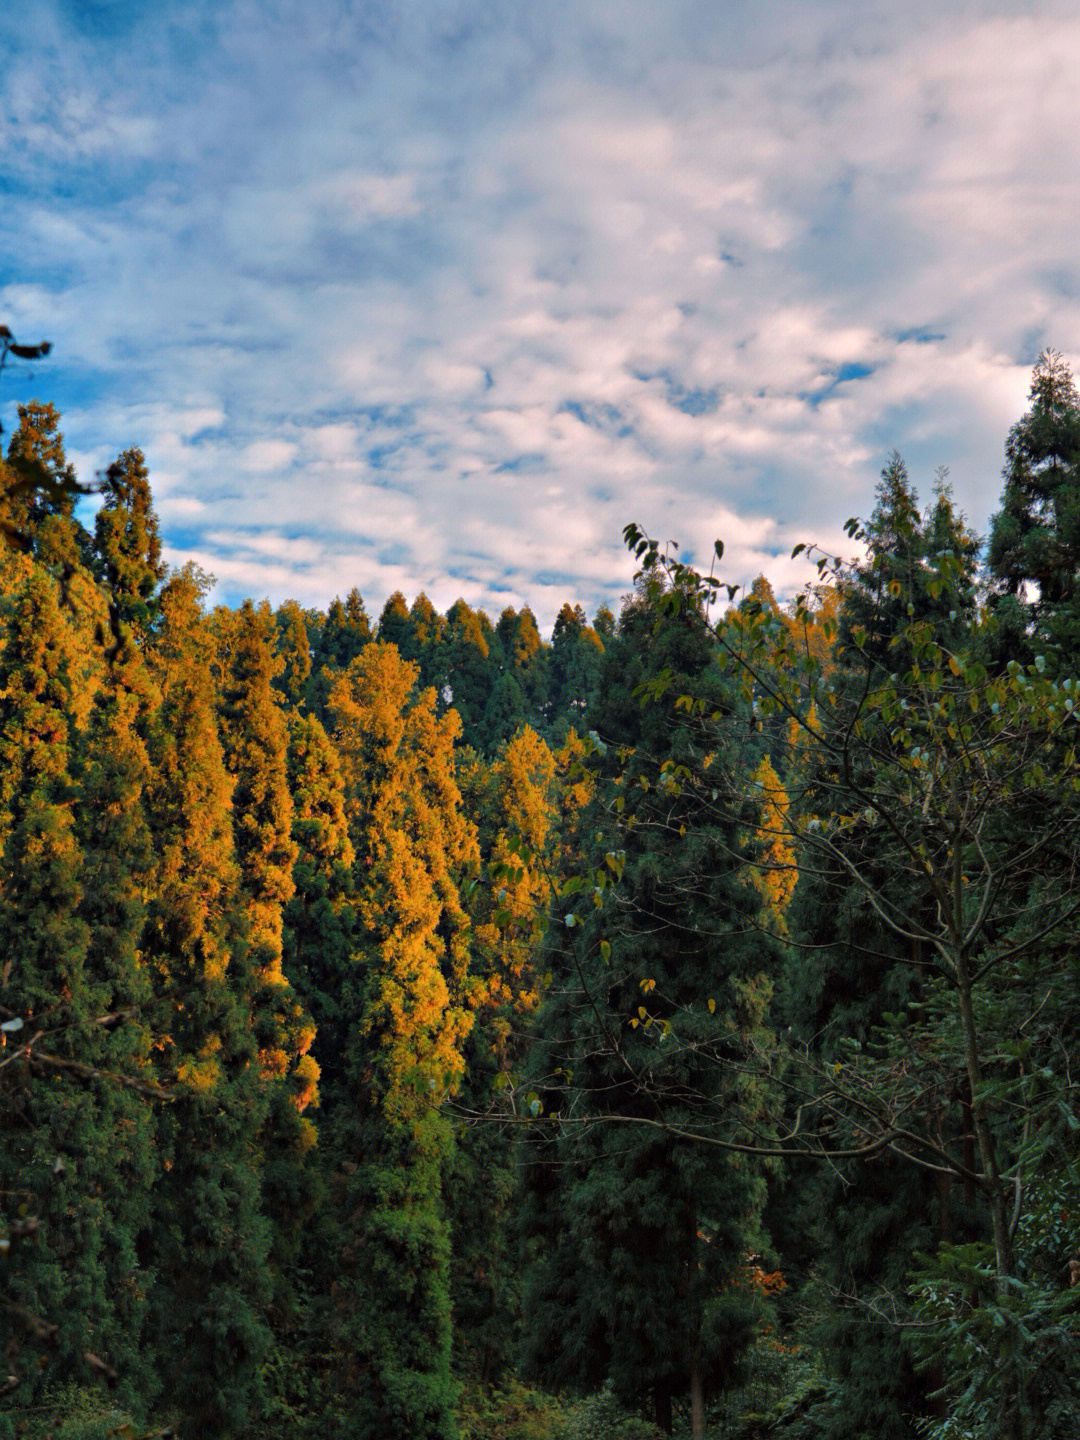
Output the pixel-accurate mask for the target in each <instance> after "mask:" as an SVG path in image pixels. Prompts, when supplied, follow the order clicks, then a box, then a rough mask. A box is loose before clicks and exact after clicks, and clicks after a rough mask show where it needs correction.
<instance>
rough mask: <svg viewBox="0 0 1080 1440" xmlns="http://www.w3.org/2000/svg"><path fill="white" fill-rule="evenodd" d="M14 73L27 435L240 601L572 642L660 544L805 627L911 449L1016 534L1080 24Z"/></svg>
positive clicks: (1066, 254)
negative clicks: (815, 599) (39, 426)
mask: <svg viewBox="0 0 1080 1440" xmlns="http://www.w3.org/2000/svg"><path fill="white" fill-rule="evenodd" d="M942 9H944V11H945V13H944V14H942V13H941V10H942ZM0 55H2V56H3V59H2V62H0V322H3V323H6V324H8V325H9V326H10V328H11V329H12V330H13V331H14V333H15V334H16V336H17V337H18V338H19V339H21V340H23V341H27V342H31V341H36V340H40V339H48V340H50V341H51V342H52V344H53V352H52V355H51V356H50V358H49V359H48V361H47V362H44V363H42V364H39V365H35V366H34V367H33V372H32V373H27V372H26V370H23V371H21V372H15V371H7V372H5V373H4V375H3V376H2V377H0V414H2V418H3V420H4V424H5V427H6V428H7V429H8V430H10V428H11V426H12V423H13V420H14V407H15V404H16V402H17V401H19V400H26V399H29V398H31V397H36V398H40V399H42V400H51V401H53V402H54V403H55V404H56V405H57V406H58V408H59V409H60V410H61V411H62V414H63V428H64V433H65V437H66V440H67V445H68V452H69V455H70V457H71V458H72V459H73V460H74V461H75V463H76V466H77V468H78V470H79V473H80V476H81V478H83V479H84V480H88V479H91V478H92V477H93V476H94V474H96V473H97V472H99V471H101V470H103V469H104V468H105V467H106V466H107V465H108V464H109V462H110V461H111V460H112V459H113V458H115V456H116V455H117V454H118V453H119V452H120V451H122V450H124V449H126V448H128V447H130V446H137V447H139V448H141V449H142V450H143V451H144V452H145V455H146V458H147V462H148V465H149V468H150V473H151V480H152V484H153V487H154V493H155V497H156V503H157V509H158V513H159V516H160V520H161V526H162V531H163V535H164V539H165V550H166V558H167V559H168V560H169V562H170V563H171V564H173V565H180V564H183V563H184V562H186V561H188V560H194V561H195V562H197V563H198V564H199V565H201V566H202V567H203V568H204V569H205V570H207V571H209V572H210V573H212V574H213V575H214V576H216V577H217V581H218V584H217V589H216V592H215V598H216V599H219V600H224V601H226V602H227V603H236V602H238V601H239V600H240V599H241V598H243V597H245V596H253V597H254V598H256V599H262V598H264V597H266V598H268V599H270V601H271V602H272V603H274V604H277V603H280V601H281V600H283V599H285V598H287V597H292V598H295V599H297V600H299V601H300V602H301V604H303V605H319V606H325V605H326V604H327V603H328V602H329V601H330V600H331V599H332V598H333V597H334V596H335V595H337V594H342V595H344V594H345V593H346V592H347V591H348V590H349V589H351V588H352V587H353V586H354V585H355V586H357V587H358V588H359V589H360V592H361V594H362V595H363V597H364V599H365V601H366V602H367V606H368V610H369V612H370V613H371V614H372V615H373V616H377V615H378V613H379V611H380V610H381V607H382V605H383V603H384V601H385V600H386V598H387V596H388V595H389V594H390V593H391V592H393V591H394V590H401V591H402V592H403V593H404V594H405V596H406V597H407V598H408V599H410V600H411V599H412V598H413V597H414V596H415V595H416V594H417V593H418V592H419V591H421V590H423V591H425V592H426V593H427V594H428V596H429V597H430V598H431V599H432V600H433V602H434V603H435V604H436V606H437V607H438V608H439V609H442V610H445V609H446V608H447V607H448V606H449V605H450V604H451V603H452V602H453V601H454V600H455V599H457V598H458V597H459V596H460V597H463V598H464V599H465V600H467V601H468V602H469V603H470V604H472V605H478V606H482V607H483V608H485V609H486V610H487V611H488V613H489V614H490V615H491V616H492V617H493V618H497V616H498V615H499V613H500V612H501V611H502V609H503V608H504V607H505V606H507V605H513V606H515V607H516V608H518V607H520V606H521V605H523V604H529V605H531V606H532V608H533V610H534V611H535V613H536V615H537V617H538V619H539V620H540V622H541V628H542V629H545V628H548V627H550V625H551V622H552V620H553V618H554V616H555V614H556V612H557V611H558V609H559V606H560V605H561V604H562V603H563V602H564V601H566V600H570V601H575V602H580V603H582V604H584V605H585V606H586V608H587V609H589V610H590V611H591V610H592V609H593V608H595V606H596V605H597V604H599V603H601V602H606V603H616V604H617V601H618V597H619V596H620V595H621V594H623V593H625V592H626V591H627V590H628V589H629V587H630V583H631V576H632V570H633V566H632V562H631V559H630V557H629V556H628V555H627V553H626V551H625V550H624V548H623V545H622V538H621V537H622V529H623V526H624V525H626V524H627V523H628V522H630V521H633V522H635V523H637V524H639V525H641V526H642V527H643V528H644V529H645V530H646V531H647V532H648V533H649V534H651V535H654V536H656V537H657V538H658V539H662V540H669V539H670V540H675V541H678V542H679V543H680V544H681V546H682V551H681V553H682V554H683V556H684V557H689V558H691V559H694V560H697V561H699V562H703V563H705V564H708V557H709V555H710V554H711V552H712V544H713V540H714V539H715V538H721V539H722V540H723V541H724V544H725V547H726V548H725V553H724V557H723V561H722V563H721V566H720V573H721V574H722V578H723V579H724V580H726V581H733V582H742V583H748V582H749V581H751V580H752V579H753V578H754V576H755V575H757V574H758V573H759V572H764V573H765V574H766V575H768V577H769V578H770V579H771V580H772V582H773V584H774V586H775V587H776V589H777V591H778V593H780V594H781V595H789V594H791V593H793V591H794V589H795V588H796V587H797V586H798V584H799V583H800V581H801V579H802V577H803V576H804V575H805V573H806V571H805V569H801V568H800V567H801V566H804V565H805V562H804V561H802V560H800V561H796V562H793V561H792V560H791V559H790V552H791V549H792V547H793V546H794V545H795V544H796V543H797V542H806V541H809V542H817V543H818V544H820V545H822V546H824V547H825V548H826V549H828V550H831V551H834V552H839V553H844V546H845V544H848V543H849V542H846V541H845V538H844V534H843V528H842V527H843V522H844V521H845V519H846V518H847V517H848V516H851V515H855V514H859V515H866V514H868V513H869V511H870V510H871V509H872V506H873V499H874V487H875V484H876V482H877V478H878V476H879V473H880V470H881V468H882V466H883V465H884V464H885V462H886V460H887V459H888V457H889V454H890V452H891V451H892V450H893V449H897V450H899V451H900V452H901V454H902V455H903V456H904V458H905V460H906V461H907V464H908V467H909V471H910V473H911V476H912V479H913V481H914V483H915V485H916V487H917V489H918V490H919V493H920V496H921V497H922V498H923V499H924V500H929V498H930V496H931V494H932V487H933V484H934V476H935V472H936V471H937V469H938V467H940V466H947V467H948V471H949V481H950V483H951V484H952V486H953V491H954V494H955V497H956V500H957V502H958V503H959V505H960V507H961V508H962V509H963V511H964V512H965V513H966V515H967V517H968V519H969V521H970V523H971V524H972V525H973V526H974V527H975V529H976V530H977V531H978V532H979V533H985V532H986V529H987V525H988V521H989V518H990V516H991V515H992V514H993V512H994V510H995V509H996V506H997V503H998V500H999V497H1000V493H1001V466H1002V458H1003V446H1004V441H1005V437H1006V435H1007V432H1008V429H1009V427H1010V425H1012V424H1013V423H1015V421H1016V420H1017V419H1018V418H1019V417H1020V415H1021V414H1022V413H1023V411H1024V409H1025V408H1026V403H1027V387H1028V383H1029V378H1030V371H1031V367H1032V365H1033V363H1034V361H1035V359H1036V358H1037V356H1038V354H1039V352H1040V351H1041V350H1042V349H1043V348H1044V347H1046V346H1053V347H1055V348H1057V349H1059V350H1061V351H1062V352H1063V353H1064V354H1065V355H1066V357H1067V358H1069V359H1070V361H1075V359H1076V357H1077V356H1078V355H1080V301H1078V296H1080V246H1078V245H1077V241H1076V226H1077V219H1078V216H1080V123H1078V122H1080V100H1078V98H1077V96H1078V95H1080V86H1078V84H1077V81H1078V78H1080V13H1078V12H1077V9H1076V7H1075V5H1072V4H1068V5H1065V4H1061V5H1059V4H1056V3H1040V0H1035V3H1030V0H1027V3H1024V4H1022V5H1021V4H1007V3H972V4H955V5H952V6H946V7H941V6H939V5H938V4H936V3H935V4H926V3H923V0H905V3H903V4H901V3H898V0H897V3H889V4H884V5H883V4H874V3H872V0H871V3H867V0H858V3H848V0H801V3H769V0H765V3H761V0H758V3H753V4H751V3H744V0H663V3H657V0H562V3H554V0H516V3H515V0H319V3H317V4H314V3H311V0H153V3H147V4H134V3H120V0H116V3H113V0H63V3H61V0H34V3H33V4H31V5H29V6H18V7H16V6H14V5H8V6H4V7H2V9H0Z"/></svg>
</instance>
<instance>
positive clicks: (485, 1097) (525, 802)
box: [451, 727, 559, 1385]
mask: <svg viewBox="0 0 1080 1440" xmlns="http://www.w3.org/2000/svg"><path fill="white" fill-rule="evenodd" d="M459 775H460V783H461V788H462V794H463V797H464V800H465V808H466V810H467V812H468V813H469V814H470V815H472V816H474V817H475V818H476V822H477V826H478V831H479V843H480V853H481V856H482V858H483V861H484V863H485V864H490V863H492V862H495V863H496V864H499V863H502V864H504V865H511V866H512V867H513V871H514V874H513V875H507V878H506V879H505V880H504V881H502V882H500V884H499V886H498V889H497V890H495V889H493V888H491V887H488V886H484V885H479V884H478V885H476V886H475V888H474V890H473V896H472V903H471V912H472V921H473V934H472V945H471V960H470V967H469V968H470V978H471V981H472V984H471V986H470V996H471V1004H472V1006H473V1008H474V1012H475V1013H474V1021H473V1027H472V1029H471V1031H470V1032H469V1036H468V1039H467V1041H466V1049H465V1058H466V1073H465V1078H464V1080H463V1083H462V1087H461V1091H460V1094H459V1095H458V1097H457V1100H456V1102H455V1107H454V1108H455V1110H456V1111H457V1112H458V1113H459V1114H461V1115H462V1116H463V1117H464V1119H465V1122H466V1123H464V1124H462V1125H461V1126H459V1127H458V1139H457V1146H456V1150H455V1155H454V1166H453V1174H452V1180H451V1200H452V1207H453V1226H454V1229H453V1240H454V1245H453V1281H454V1316H455V1329H456V1333H455V1341H456V1345H457V1353H458V1356H459V1365H460V1368H461V1369H462V1370H463V1371H464V1372H465V1373H467V1374H469V1375H470V1376H471V1377H472V1378H473V1379H475V1380H476V1381H478V1382H479V1383H480V1384H484V1385H486V1384H490V1383H492V1382H493V1381H496V1380H498V1379H499V1378H500V1377H501V1375H502V1374H503V1373H504V1372H505V1369H506V1367H507V1366H508V1365H509V1363H510V1361H511V1359H512V1355H513V1343H514V1338H515V1332H516V1328H517V1324H518V1320H519V1309H520V1293H519V1292H520V1274H521V1265H520V1261H519V1258H518V1253H517V1245H516V1236H515V1226H514V1221H513V1211H514V1206H515V1200H516V1183H515V1157H514V1155H513V1153H512V1150H511V1147H510V1146H508V1145H507V1143H506V1137H505V1136H504V1135H503V1134H502V1133H500V1131H499V1129H498V1127H497V1126H495V1125H493V1124H491V1123H489V1122H487V1121H483V1120H481V1121H479V1122H478V1121H477V1116H479V1115H485V1114H490V1112H491V1110H492V1108H493V1107H496V1106H498V1105H499V1102H500V1099H501V1097H503V1096H505V1094H506V1093H508V1091H509V1090H510V1089H511V1088H512V1087H513V1085H514V1082H515V1081H516V1080H518V1079H520V1072H521V1067H522V1064H523V1062H524V1060H525V1056H526V1053H527V1046H528V1039H527V1037H528V1032H529V1027H530V1021H531V1018H532V1017H533V1015H534V1014H535V1012H536V1009H537V1006H538V1005H539V1003H540V999H541V994H542V991H543V988H544V987H543V979H542V976H541V974H540V973H539V971H538V966H539V964H540V960H541V953H542V949H543V935H542V932H541V930H540V927H539V926H538V925H537V917H538V916H541V915H546V912H547V908H548V904H549V901H550V883H551V882H550V879H549V875H550V873H551V870H552V868H553V865H554V864H555V863H556V856H555V851H556V847H557V844H558V838H559V837H558V834H557V824H558V818H559V810H558V794H557V787H558V777H557V772H556V761H555V757H554V756H553V755H552V753H551V751H550V750H549V749H548V746H547V744H546V743H545V742H544V740H543V739H542V738H541V737H540V736H539V735H537V734H536V732H535V731H534V730H531V729H529V728H528V727H526V728H525V729H523V730H521V731H519V732H518V734H516V735H515V736H514V737H513V739H512V740H510V742H509V743H508V744H507V745H505V746H504V747H503V749H502V751H501V752H500V754H499V755H498V756H497V757H496V759H495V760H494V761H492V762H485V761H483V760H481V759H480V758H479V757H475V756H474V757H472V758H471V759H470V758H469V757H468V756H467V755H466V757H465V758H464V760H463V762H462V763H461V765H460V766H459ZM513 847H517V849H518V850H520V849H525V850H526V853H530V854H531V855H532V857H533V859H532V863H531V864H529V865H528V866H526V867H521V866H520V865H519V864H518V863H517V861H515V860H514V858H513V857H514V855H515V854H516V851H515V849H514V848H513ZM519 870H520V871H521V873H520V875H518V874H517V872H518V871H519ZM497 921H498V922H501V923H497ZM477 1195H483V1196H485V1197H486V1203H485V1205H484V1207H483V1210H482V1211H481V1212H478V1209H477V1204H476V1197H477Z"/></svg>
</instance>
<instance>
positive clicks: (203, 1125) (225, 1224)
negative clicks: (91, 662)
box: [145, 567, 270, 1440]
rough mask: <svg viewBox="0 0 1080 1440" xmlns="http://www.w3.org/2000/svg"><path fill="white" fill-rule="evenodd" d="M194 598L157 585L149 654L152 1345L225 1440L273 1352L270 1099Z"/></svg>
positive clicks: (196, 1424) (194, 1429)
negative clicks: (155, 1095) (266, 1174)
mask: <svg viewBox="0 0 1080 1440" xmlns="http://www.w3.org/2000/svg"><path fill="white" fill-rule="evenodd" d="M205 588H206V585H205V578H204V577H202V576H201V575H200V574H199V572H198V571H196V570H195V569H194V568H193V567H186V568H185V569H184V570H182V571H180V572H179V573H178V574H176V575H174V576H172V577H171V578H170V580H169V581H168V583H167V584H166V586H165V587H164V589H163V591H162V594H161V601H160V603H161V625H160V628H159V633H158V634H157V636H156V637H155V640H154V644H153V647H152V650H151V659H152V665H153V673H154V674H155V677H156V679H157V682H158V684H159V685H160V688H161V693H162V706H161V711H160V714H159V718H158V723H157V725H156V726H155V730H154V734H153V737H152V761H153V770H154V778H153V783H152V786H151V788H150V792H149V796H148V800H149V807H148V808H149V815H150V821H151V827H152V832H153V834H154V841H155V848H156V851H157V855H158V874H157V884H156V887H155V893H154V895H153V898H152V901H151V905H150V914H149V920H148V928H147V937H146V942H145V944H146V951H147V955H148V958H149V959H150V962H151V964H152V966H153V969H154V973H155V982H156V993H157V997H158V1025H159V1027H160V1032H161V1034H162V1036H163V1037H164V1038H163V1040H162V1042H161V1043H162V1046H163V1049H162V1051H161V1052H160V1053H161V1073H162V1078H163V1080H164V1081H165V1083H166V1084H167V1086H168V1087H169V1088H170V1089H171V1090H172V1091H173V1092H174V1095H175V1098H174V1100H173V1102H172V1103H171V1104H170V1105H169V1106H168V1107H167V1109H166V1110H165V1111H164V1113H163V1120H162V1127H161V1134H160V1136H159V1153H160V1156H161V1161H162V1166H163V1173H162V1175H161V1177H160V1180H159V1186H158V1195H159V1200H158V1205H157V1221H158V1223H157V1226H156V1230H155V1235H154V1249H155V1255H156V1257H157V1262H158V1272H159V1276H160V1283H159V1286H158V1289H157V1292H156V1295H155V1300H156V1304H155V1310H156V1315H157V1323H158V1327H159V1337H160V1338H159V1341H158V1345H159V1349H160V1353H161V1354H162V1355H163V1356H165V1357H167V1365H166V1370H167V1376H168V1382H169V1392H170V1394H171V1395H173V1396H175V1397H176V1400H177V1402H178V1404H179V1405H180V1407H181V1409H182V1412H183V1417H184V1419H183V1433H184V1434H185V1435H189V1436H191V1437H193V1440H194V1437H208V1436H215V1437H222V1440H227V1437H231V1436H235V1435H239V1434H240V1433H242V1431H243V1430H244V1428H245V1427H246V1426H247V1424H248V1423H249V1420H250V1418H251V1416H252V1414H253V1413H254V1414H257V1413H258V1411H259V1407H260V1405H261V1397H262V1390H263V1386H262V1376H261V1369H262V1365H263V1362H264V1360H265V1358H266V1356H267V1353H268V1349H269V1344H270V1336H269V1332H268V1330H267V1327H266V1324H265V1320H264V1318H263V1311H264V1307H265V1305H266V1303H267V1301H268V1298H269V1294H270V1275H269V1269H268V1248H269V1234H268V1228H267V1225H266V1223H265V1221H264V1219H263V1216H262V1204H261V1195H260V1166H261V1155H260V1148H259V1139H260V1136H261V1135H262V1133H263V1127H264V1125H265V1123H266V1115H267V1099H266V1087H265V1084H264V1082H263V1079H262V1074H261V1067H260V1065H259V1056H258V1042H257V1039H256V1036H255V1033H254V1030H253V1025H252V1008H253V992H254V989H255V986H256V979H255V976H254V975H253V973H252V967H251V965H250V964H249V959H248V954H247V951H246V947H245V943H244V938H243V934H244V928H245V925H244V915H243V909H242V903H241V884H242V877H241V871H240V868H239V866H238V864H237V860H236V853H235V848H234V843H233V827H232V813H231V807H232V795H233V789H234V781H233V779H232V777H231V776H230V775H229V772H228V770H227V768H226V765H225V757H224V753H223V750H222V744H221V739H220V736H219V733H218V727H217V719H216V707H217V699H218V696H217V691H216V687H215V684H214V680H213V674H212V670H211V659H212V657H213V655H214V653H215V646H214V642H213V636H212V633H211V631H210V628H209V626H208V624H207V622H206V618H205V615H204V613H203V609H202V596H203V594H204V593H205Z"/></svg>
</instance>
